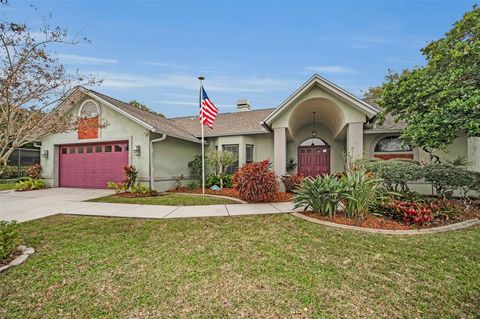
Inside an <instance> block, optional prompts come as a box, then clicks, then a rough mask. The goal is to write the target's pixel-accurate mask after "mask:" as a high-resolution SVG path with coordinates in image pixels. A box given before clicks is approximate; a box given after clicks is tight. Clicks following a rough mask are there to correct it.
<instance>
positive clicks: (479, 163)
mask: <svg viewBox="0 0 480 319" xmlns="http://www.w3.org/2000/svg"><path fill="white" fill-rule="evenodd" d="M467 159H468V161H469V162H470V164H469V169H471V170H472V171H476V172H480V137H468V138H467Z"/></svg>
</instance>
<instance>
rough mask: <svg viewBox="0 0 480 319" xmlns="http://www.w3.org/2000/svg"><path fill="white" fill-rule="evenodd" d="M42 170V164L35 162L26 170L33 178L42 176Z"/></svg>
mask: <svg viewBox="0 0 480 319" xmlns="http://www.w3.org/2000/svg"><path fill="white" fill-rule="evenodd" d="M41 172H42V165H40V164H33V165H32V166H30V167H29V168H27V170H26V173H27V176H28V177H30V178H33V179H39V178H40V177H41V176H40V175H41V174H40V173H41Z"/></svg>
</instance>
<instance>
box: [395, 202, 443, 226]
mask: <svg viewBox="0 0 480 319" xmlns="http://www.w3.org/2000/svg"><path fill="white" fill-rule="evenodd" d="M389 206H390V208H391V212H393V213H394V214H395V213H396V215H394V216H392V217H394V218H396V219H398V218H400V219H401V220H402V221H403V222H404V223H405V224H406V225H411V224H416V225H423V224H425V223H428V222H430V221H431V220H432V211H433V210H434V209H435V208H436V207H435V205H434V204H424V203H417V202H406V201H392V202H390V203H389Z"/></svg>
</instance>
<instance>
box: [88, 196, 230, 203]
mask: <svg viewBox="0 0 480 319" xmlns="http://www.w3.org/2000/svg"><path fill="white" fill-rule="evenodd" d="M89 202H102V203H123V204H140V205H168V206H179V205H180V206H198V205H225V204H238V202H237V201H234V200H230V199H226V198H219V197H213V196H205V197H203V196H198V195H189V194H167V195H160V196H152V197H136V198H128V197H118V196H115V195H111V196H105V197H100V198H94V199H91V200H89Z"/></svg>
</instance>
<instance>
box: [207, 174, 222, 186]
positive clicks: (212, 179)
mask: <svg viewBox="0 0 480 319" xmlns="http://www.w3.org/2000/svg"><path fill="white" fill-rule="evenodd" d="M214 185H217V186H220V177H219V176H217V175H214V174H208V175H207V176H205V187H209V188H210V187H212V186H214Z"/></svg>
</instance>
